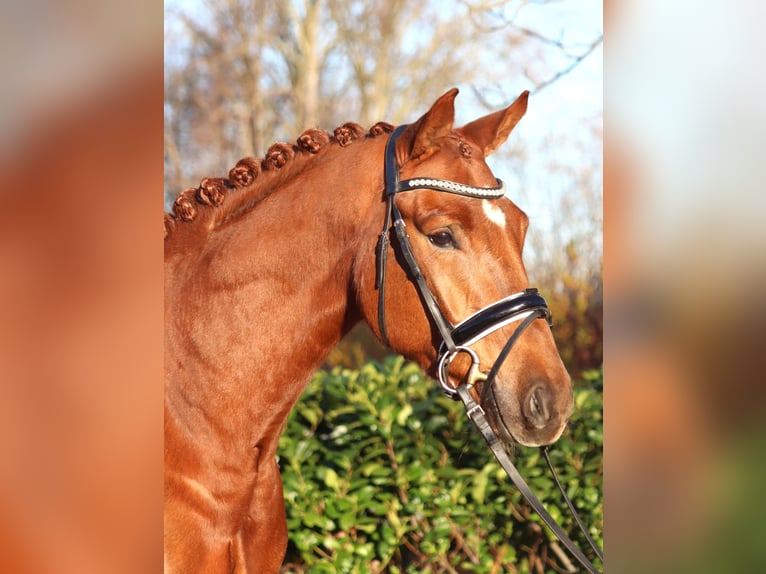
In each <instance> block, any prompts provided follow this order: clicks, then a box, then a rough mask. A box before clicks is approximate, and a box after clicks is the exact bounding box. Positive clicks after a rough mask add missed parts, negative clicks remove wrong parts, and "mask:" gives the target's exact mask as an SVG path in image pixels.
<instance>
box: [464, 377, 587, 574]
mask: <svg viewBox="0 0 766 574" xmlns="http://www.w3.org/2000/svg"><path fill="white" fill-rule="evenodd" d="M457 392H458V394H459V395H460V399H461V400H462V401H463V404H464V405H465V412H466V414H467V415H468V417H469V418H470V419H471V421H472V422H473V424H474V425H476V428H477V429H479V432H480V433H481V435H482V436H483V437H484V440H485V441H487V444H488V445H489V448H490V449H491V450H492V454H494V455H495V458H496V459H497V462H499V463H500V466H502V467H503V469H504V470H505V472H506V473H507V474H508V477H509V478H510V479H511V481H512V482H513V484H514V485H515V486H516V488H518V489H519V492H521V494H522V495H523V496H524V498H526V499H527V502H529V504H530V506H532V509H533V510H534V511H535V512H536V513H537V514H538V515H539V516H540V518H542V519H543V522H545V524H546V525H548V528H550V529H551V530H552V531H553V533H554V534H555V535H556V537H557V538H558V539H559V540H560V541H561V543H562V544H563V545H564V546H565V547H566V549H567V550H569V552H571V554H572V556H574V557H575V558H577V560H578V561H579V562H580V564H582V565H583V567H584V568H585V569H586V570H587V571H588V572H590V573H591V574H600V572H599V571H598V570H597V569H596V567H595V566H594V565H593V564H592V563H591V561H590V560H588V558H587V556H585V554H583V553H582V551H581V550H580V549H579V548H578V547H577V546H576V545H575V543H574V542H572V540H571V539H570V538H569V536H567V535H566V532H564V531H563V530H562V529H561V527H560V526H559V525H558V524H556V521H555V520H554V519H553V517H552V516H551V515H550V514H549V513H548V511H547V510H546V509H545V506H543V503H542V502H540V499H538V498H537V497H536V496H535V494H534V492H532V490H530V488H529V486H528V485H527V483H526V481H525V480H524V478H523V477H522V476H521V474H520V473H519V471H518V470H517V469H516V467H515V466H514V464H513V462H512V461H511V458H510V457H509V456H508V453H507V452H506V451H505V448H504V447H503V443H502V442H501V441H500V439H498V438H497V435H496V434H495V433H494V431H493V430H492V428H491V427H490V426H489V421H488V420H487V417H486V414H485V413H484V409H482V408H481V405H479V403H477V402H476V401H475V400H473V397H472V396H471V391H470V390H469V387H468V385H466V384H462V385H460V386H459V387H458V388H457Z"/></svg>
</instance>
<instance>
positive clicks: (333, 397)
mask: <svg viewBox="0 0 766 574" xmlns="http://www.w3.org/2000/svg"><path fill="white" fill-rule="evenodd" d="M602 388H603V379H602V374H601V371H600V370H594V371H589V372H587V373H585V376H584V377H583V378H582V379H581V380H579V381H577V383H576V385H575V414H574V416H573V417H572V420H571V423H570V425H569V428H568V429H567V431H566V432H565V434H564V437H563V438H562V439H561V440H560V441H559V442H558V443H557V444H556V446H555V448H554V449H553V450H552V452H551V457H552V459H553V461H554V464H555V466H556V468H557V470H558V471H559V472H560V476H561V480H562V483H563V484H564V485H565V488H566V489H567V492H568V494H569V495H570V496H571V497H572V498H573V500H574V502H575V505H576V506H577V508H578V510H579V511H580V514H581V515H582V516H583V518H584V520H585V522H586V523H587V525H588V526H589V528H590V532H591V535H592V536H594V538H595V539H596V540H597V541H598V542H599V544H601V543H602V542H601V530H602V526H603V513H602V507H601V494H600V493H601V484H602V469H603V466H602V457H601V451H602V444H603V435H602V412H601V406H602V398H601V397H602V392H601V391H602ZM515 452H516V456H515V463H516V464H517V465H518V467H519V470H520V472H521V473H522V475H523V476H524V477H525V478H526V479H527V481H528V482H529V484H530V486H531V488H532V489H533V490H534V491H535V492H536V493H537V495H538V496H539V497H540V498H541V500H542V501H543V502H544V503H545V504H546V506H547V508H548V510H549V512H551V514H552V515H553V517H554V518H556V520H557V521H559V523H560V524H562V526H563V527H564V529H565V530H566V531H567V532H570V533H571V535H572V536H573V537H574V539H575V540H576V541H577V542H578V544H579V545H580V547H581V548H585V547H586V543H585V542H584V541H583V540H581V539H580V538H579V537H578V536H577V532H576V531H575V528H576V526H575V525H574V524H573V520H572V519H571V517H569V516H568V514H566V507H565V506H564V503H563V502H561V501H560V500H559V496H557V491H555V485H554V484H553V480H552V478H550V476H549V474H548V472H547V468H545V462H544V460H543V459H542V457H541V455H540V453H539V451H538V450H537V449H529V448H524V447H516V451H515ZM280 457H281V458H280V467H281V470H282V480H283V484H284V491H285V502H286V507H287V521H288V529H289V532H290V543H289V548H288V554H287V557H286V560H285V565H284V567H283V572H293V573H304V572H306V573H309V572H310V573H335V572H343V573H360V574H362V573H364V574H368V573H376V572H392V573H397V572H412V573H416V572H417V573H437V572H451V573H454V572H466V573H468V572H471V573H497V572H519V573H524V572H557V571H565V568H566V566H567V564H566V558H563V559H562V558H561V556H563V555H565V554H564V553H565V551H564V550H563V549H562V548H561V547H560V546H559V545H558V544H557V543H556V542H555V539H554V537H552V536H549V533H548V531H547V527H545V526H544V525H543V524H542V522H541V520H540V519H539V517H538V516H537V515H536V514H534V513H532V512H531V511H530V509H529V507H528V506H527V505H526V503H525V502H523V499H522V497H521V495H520V494H519V493H518V491H517V490H516V489H515V488H514V487H513V485H512V483H511V482H510V480H509V479H508V478H507V477H506V476H505V473H504V471H503V470H502V468H501V467H500V466H499V465H498V464H497V462H496V461H495V459H494V457H493V456H492V454H491V452H490V450H489V449H488V448H487V447H486V444H485V443H484V441H483V439H482V438H481V436H480V435H479V434H478V432H476V431H475V429H474V428H473V426H472V424H471V422H470V421H469V419H468V418H467V417H466V416H465V413H464V411H463V407H462V404H461V403H458V402H453V401H451V400H449V399H447V398H446V397H444V396H443V395H442V394H441V393H440V392H439V391H438V390H437V388H436V386H435V383H434V382H433V381H432V380H431V379H429V378H428V377H427V376H425V375H424V374H423V372H422V371H421V370H420V369H419V367H417V365H415V364H412V363H408V362H405V361H404V359H402V358H401V357H388V358H386V359H385V360H384V361H383V362H382V363H379V362H374V361H372V362H369V363H367V364H365V365H364V366H362V368H361V369H359V370H349V369H344V368H341V367H336V368H334V369H332V370H331V371H330V372H319V373H317V374H316V375H315V377H314V378H313V380H312V381H311V383H310V384H309V385H308V388H307V389H306V391H305V393H304V395H303V397H302V399H301V400H300V401H299V402H298V404H297V405H296V407H295V409H294V410H293V412H292V414H291V416H290V419H289V421H288V423H287V427H286V429H285V432H284V433H283V435H282V438H281V442H280ZM562 509H563V510H564V512H562ZM562 560H563V561H562Z"/></svg>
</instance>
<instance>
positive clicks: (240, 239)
mask: <svg viewBox="0 0 766 574" xmlns="http://www.w3.org/2000/svg"><path fill="white" fill-rule="evenodd" d="M456 95H457V89H453V90H450V91H448V92H447V93H446V94H444V95H443V96H441V97H440V98H439V99H438V100H437V101H436V102H435V103H434V104H433V106H432V107H431V109H430V110H429V111H428V112H427V113H425V114H424V115H423V116H422V117H421V118H420V119H419V120H417V121H416V122H414V123H413V124H410V125H409V126H406V127H403V128H401V129H399V130H397V133H396V135H397V138H396V139H392V138H391V137H390V136H389V133H390V132H391V131H392V130H393V126H391V125H390V124H386V123H379V124H376V125H375V126H373V127H372V129H371V130H370V131H369V133H366V134H365V133H364V131H363V130H362V128H361V127H360V126H359V125H357V124H353V123H348V124H345V125H344V126H341V127H340V128H338V129H336V130H335V132H334V134H333V135H331V134H329V133H327V132H323V131H320V130H316V129H311V130H308V131H306V132H305V133H304V134H303V135H302V136H301V137H300V138H299V139H298V141H297V144H295V145H291V144H275V145H274V146H272V147H271V148H270V149H269V152H268V153H267V155H266V157H265V158H264V159H263V160H255V159H253V158H247V159H243V160H241V161H240V162H239V163H238V164H237V166H236V167H235V168H234V169H232V171H231V172H230V173H229V177H228V178H219V179H212V178H209V179H203V180H202V182H201V183H200V186H199V187H198V188H194V189H189V190H187V191H185V192H183V193H182V194H180V195H179V197H178V199H177V200H176V202H175V204H174V209H173V214H172V215H171V214H166V215H165V319H166V330H165V376H166V381H165V571H166V572H178V573H183V574H188V573H192V572H205V573H218V572H237V573H240V572H241V573H244V572H248V573H257V574H264V573H271V572H278V571H279V568H280V565H281V563H282V560H283V557H284V552H285V548H286V544H287V531H286V522H285V510H284V501H283V498H282V483H281V480H280V476H279V469H278V466H277V463H276V458H275V455H276V449H277V441H278V438H279V435H280V432H281V431H282V428H283V426H284V424H285V421H286V419H287V417H288V414H289V412H290V409H291V408H292V407H293V405H294V404H295V402H296V401H297V400H298V397H299V396H300V394H301V392H302V390H303V389H304V386H305V385H306V383H307V382H308V380H309V378H310V377H311V375H312V373H313V372H314V371H315V370H316V369H317V368H318V367H319V366H320V365H321V364H322V362H323V360H324V359H325V358H326V357H327V355H328V353H329V352H330V350H331V349H332V348H333V347H334V346H335V345H336V343H338V341H339V340H340V339H341V337H343V335H344V334H345V333H347V332H348V331H349V329H351V327H353V326H354V325H355V324H356V323H357V322H359V321H360V320H363V321H365V322H366V323H367V325H369V327H370V328H371V330H372V331H373V333H375V334H376V336H378V337H379V338H380V339H381V340H383V341H385V342H386V344H388V345H389V346H390V347H391V349H393V350H394V351H396V352H398V353H401V354H402V355H404V356H405V357H407V358H408V359H411V360H413V361H416V362H417V363H418V364H419V365H420V366H421V367H422V368H423V369H424V370H426V371H427V372H428V373H429V374H431V375H432V376H437V370H438V365H437V362H438V358H439V347H440V346H441V345H442V344H443V337H442V336H441V334H440V329H439V328H438V325H436V324H435V323H436V322H435V320H434V316H433V314H432V313H431V314H429V312H428V310H427V309H426V306H425V301H424V297H423V294H422V290H421V289H418V286H417V285H416V281H415V278H413V277H412V273H411V268H408V267H407V266H406V265H405V263H404V261H403V256H402V254H401V252H400V251H398V250H397V249H396V243H397V238H396V237H393V234H391V236H392V237H391V242H390V243H386V242H385V241H383V242H382V243H381V242H380V240H379V235H380V236H381V237H386V238H387V237H388V235H387V233H388V229H387V227H386V224H385V223H384V222H387V221H388V219H389V216H388V215H387V206H388V205H389V203H387V197H386V193H384V189H386V188H387V186H388V183H387V182H386V176H385V175H384V156H385V154H386V149H387V142H388V141H389V140H391V141H392V145H391V146H390V150H391V151H390V153H389V156H390V157H391V159H390V160H389V161H388V162H387V163H393V164H395V165H394V166H393V167H394V168H395V169H396V177H397V181H396V183H398V177H399V176H401V177H402V178H403V179H404V178H408V179H407V182H405V183H408V184H409V186H410V187H409V188H408V189H407V190H406V193H401V194H398V195H397V200H396V210H397V211H398V215H399V216H400V218H401V222H403V223H404V225H406V227H407V229H408V239H409V243H410V245H411V253H412V254H413V256H414V257H415V259H416V260H417V262H418V264H419V269H420V270H422V277H421V279H423V280H424V282H425V284H426V285H427V288H428V290H429V291H430V292H431V293H432V294H433V299H434V304H435V305H436V304H438V306H439V308H440V309H441V312H442V313H443V317H444V319H446V321H448V322H450V323H451V324H453V325H455V324H457V323H459V322H460V321H461V320H463V319H465V318H466V317H469V316H471V315H472V314H474V313H476V312H477V311H478V310H480V309H483V308H485V307H486V306H487V304H488V303H491V302H493V301H498V300H500V299H503V298H506V297H507V296H508V295H509V294H513V293H518V292H521V291H523V290H525V289H527V287H528V279H527V274H526V271H525V268H524V264H523V263H522V255H521V252H522V245H523V243H524V236H525V233H526V230H527V225H528V219H527V217H526V215H525V214H524V213H523V212H522V211H521V210H520V209H519V208H518V207H517V206H516V205H514V203H513V202H512V201H511V200H510V199H508V198H506V197H503V196H502V195H503V188H502V184H501V182H500V181H499V180H496V179H495V177H494V176H493V174H492V173H491V171H490V169H489V167H488V166H487V164H486V163H485V157H486V156H487V155H489V154H490V153H492V152H493V151H494V150H495V149H496V148H497V147H498V146H499V145H501V144H502V143H503V142H504V141H505V140H506V139H507V137H508V135H509V134H510V132H511V130H512V129H513V128H514V126H515V125H516V123H517V122H518V121H519V120H520V119H521V117H522V116H523V115H524V113H525V111H526V107H527V96H528V93H527V92H524V93H523V94H521V96H519V98H518V99H516V101H515V102H514V103H513V104H511V105H510V106H509V107H508V108H506V109H503V110H500V111H498V112H495V113H492V114H489V115H486V116H484V117H482V118H480V119H477V120H475V121H473V122H470V123H468V124H466V125H465V126H463V127H461V128H457V129H453V119H454V99H455V96H456ZM385 171H386V172H387V170H385ZM418 178H421V179H418ZM422 178H426V179H422ZM432 178H438V179H432ZM445 180H446V181H445ZM413 182H414V183H413ZM418 182H424V183H423V184H422V187H421V186H420V185H418ZM428 182H431V183H434V182H435V183H434V185H432V186H430V188H429V186H428ZM440 185H441V187H440ZM445 186H447V187H445ZM461 190H467V191H468V192H476V193H473V194H472V193H461ZM485 190H486V192H485ZM498 190H500V191H499V192H498ZM445 191H453V193H445ZM483 195H486V198H483ZM389 213H390V211H389ZM381 229H383V230H384V234H383V235H381ZM379 245H382V246H383V249H382V251H383V252H382V253H380V252H377V251H376V249H377V247H378V246H379ZM386 255H387V258H386ZM381 260H383V261H384V262H387V263H384V264H383V265H379V264H380V263H381ZM379 267H383V269H382V270H381V269H379ZM381 271H384V272H385V290H382V289H381V287H382V285H381V284H380V281H379V280H380V277H379V275H380V274H381ZM381 292H382V293H384V296H382V297H381V299H382V307H383V312H382V313H381V312H380V311H381V310H380V309H379V307H378V297H379V295H380V293H381ZM543 304H544V303H543ZM381 316H384V317H385V322H384V323H383V324H381V323H382V322H381V320H380V317H381ZM511 329H512V326H510V325H506V326H501V327H499V328H495V329H493V332H492V333H491V334H489V335H488V336H486V337H484V338H482V339H481V340H479V341H476V342H475V343H474V344H472V351H473V353H472V356H473V357H474V358H475V359H476V361H478V362H479V363H480V365H481V366H480V367H479V370H480V371H481V372H482V373H486V372H487V371H488V370H489V367H490V366H491V365H492V363H493V361H494V360H495V359H496V358H497V356H498V355H499V354H500V353H501V351H502V350H503V348H504V343H505V342H506V340H507V339H508V337H509V333H510V332H512V331H510V330H511ZM467 359H468V356H467V355H461V356H459V357H457V358H456V360H455V361H454V362H453V363H452V365H451V366H449V367H448V373H447V377H448V379H449V381H450V384H453V385H455V386H457V385H458V384H459V383H460V382H461V381H462V380H463V378H464V377H465V376H466V375H467V373H468V372H469V367H470V365H469V363H470V361H468V360H467ZM480 379H481V377H479V378H478V380H479V382H477V383H476V385H475V386H474V387H473V389H472V391H471V392H472V393H475V395H476V398H477V400H479V401H480V402H481V404H482V406H483V408H484V409H485V410H486V412H487V415H488V417H489V420H490V423H491V425H492V427H493V428H494V430H495V432H496V433H497V434H498V436H500V437H501V438H502V439H503V440H504V441H507V442H511V441H514V442H517V443H520V444H523V445H529V446H537V445H542V444H549V443H552V442H554V441H555V440H557V439H558V437H559V436H560V435H561V433H562V431H563V429H564V427H565V425H566V422H567V420H568V417H569V415H570V414H571V411H572V390H571V381H570V378H569V375H568V374H567V372H566V370H565V368H564V366H563V364H562V362H561V359H560V357H559V355H558V352H557V350H556V347H555V343H554V341H553V337H552V335H551V332H550V329H549V328H548V325H547V324H546V323H545V322H544V321H534V324H531V325H530V326H529V328H528V329H527V330H526V331H525V332H524V334H523V336H522V337H520V338H519V340H518V341H517V343H516V345H515V346H514V348H513V352H512V354H511V359H510V360H508V361H506V362H505V363H503V364H502V368H500V369H499V372H498V373H496V376H493V377H492V379H491V381H489V382H486V381H485V382H482V381H481V380H480ZM482 387H491V389H488V388H482Z"/></svg>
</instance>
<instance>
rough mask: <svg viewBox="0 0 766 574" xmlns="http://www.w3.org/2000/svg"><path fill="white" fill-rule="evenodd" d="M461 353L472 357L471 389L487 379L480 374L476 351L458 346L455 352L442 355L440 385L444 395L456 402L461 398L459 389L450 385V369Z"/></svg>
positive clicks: (469, 380) (439, 368)
mask: <svg viewBox="0 0 766 574" xmlns="http://www.w3.org/2000/svg"><path fill="white" fill-rule="evenodd" d="M460 353H468V354H469V355H470V356H471V368H470V369H469V370H468V381H467V384H468V386H469V387H472V386H473V385H474V383H475V382H476V381H477V380H482V379H483V378H486V377H485V376H484V375H483V373H480V372H479V356H478V355H477V354H476V351H474V350H473V349H471V348H470V347H462V346H458V347H455V350H454V351H452V352H449V351H448V352H445V353H444V354H442V356H441V358H440V359H439V367H438V373H439V384H440V385H441V387H442V391H443V392H444V394H445V395H447V396H448V397H449V398H451V399H452V400H455V401H456V400H458V398H459V397H458V394H457V388H455V387H453V386H452V385H450V384H449V367H450V365H451V364H452V361H453V360H454V359H455V357H457V356H458V355H459V354H460Z"/></svg>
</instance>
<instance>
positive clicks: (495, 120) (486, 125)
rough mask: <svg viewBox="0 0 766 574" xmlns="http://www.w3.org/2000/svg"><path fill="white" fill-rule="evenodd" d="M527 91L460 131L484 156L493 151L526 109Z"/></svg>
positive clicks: (506, 137)
mask: <svg viewBox="0 0 766 574" xmlns="http://www.w3.org/2000/svg"><path fill="white" fill-rule="evenodd" d="M528 97H529V91H527V90H525V91H523V92H522V93H521V95H520V96H519V97H518V98H516V101H515V102H513V103H512V104H511V105H510V106H508V107H507V108H505V109H504V110H500V111H498V112H495V113H492V114H489V115H486V116H484V117H483V118H479V119H478V120H474V121H472V122H471V123H469V124H466V125H464V126H463V127H462V128H460V130H459V131H460V132H461V133H462V134H463V135H465V136H466V137H467V138H468V139H470V140H471V141H472V142H474V143H475V144H477V145H478V146H479V147H480V148H481V150H482V152H483V153H484V157H487V156H488V155H489V154H491V153H492V152H493V151H495V150H496V149H497V148H498V147H500V145H501V144H502V143H503V142H504V141H505V140H506V139H508V135H509V134H510V133H511V130H513V128H514V127H515V126H516V124H517V123H519V120H520V119H521V118H522V117H523V116H524V113H525V112H526V111H527V98H528Z"/></svg>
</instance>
